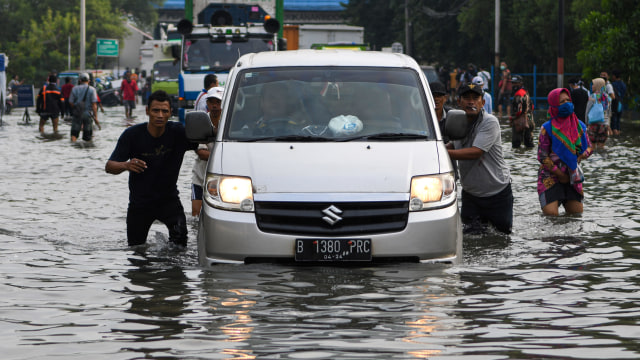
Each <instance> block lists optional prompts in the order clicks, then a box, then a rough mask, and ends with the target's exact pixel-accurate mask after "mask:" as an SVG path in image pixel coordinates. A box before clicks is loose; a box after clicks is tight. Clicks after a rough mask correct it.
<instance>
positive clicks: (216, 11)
mask: <svg viewBox="0 0 640 360" xmlns="http://www.w3.org/2000/svg"><path fill="white" fill-rule="evenodd" d="M271 3H273V4H275V2H274V1H271V2H269V1H223V2H216V3H208V2H207V1H205V0H201V1H196V0H194V3H193V15H194V16H193V17H192V18H193V20H194V21H193V22H191V21H189V20H188V19H183V20H181V21H180V22H179V23H178V24H177V30H178V32H180V34H182V41H181V46H180V51H176V53H177V55H178V56H179V58H178V59H177V60H178V62H179V64H180V73H179V77H178V88H179V89H178V96H179V102H178V118H179V120H180V121H181V122H183V123H184V116H185V113H186V112H187V111H188V110H191V109H193V108H194V103H195V100H196V99H197V97H198V95H199V94H200V93H201V91H202V88H203V85H204V84H203V83H204V77H205V76H206V75H207V74H212V73H213V74H216V75H217V77H218V82H219V84H220V86H224V85H225V83H226V79H227V77H228V75H229V70H231V68H232V67H233V66H234V65H235V62H236V60H238V58H239V57H240V56H242V55H244V54H247V53H255V52H261V51H274V50H278V48H280V50H285V49H286V45H285V43H284V41H281V40H278V39H277V36H276V35H274V34H276V33H277V32H278V30H279V28H280V24H279V22H278V21H277V20H275V18H273V17H272V15H271V14H269V13H267V12H266V11H265V10H264V9H263V8H262V5H264V4H267V5H268V4H271ZM256 4H260V5H256ZM274 8H275V6H274ZM185 11H187V10H185Z"/></svg>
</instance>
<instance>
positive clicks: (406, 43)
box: [404, 0, 413, 56]
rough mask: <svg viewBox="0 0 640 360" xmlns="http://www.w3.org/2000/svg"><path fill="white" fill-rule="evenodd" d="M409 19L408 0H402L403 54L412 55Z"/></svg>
mask: <svg viewBox="0 0 640 360" xmlns="http://www.w3.org/2000/svg"><path fill="white" fill-rule="evenodd" d="M411 31H412V26H411V21H410V20H409V0H404V46H405V52H404V53H405V54H407V55H409V56H413V47H412V46H411Z"/></svg>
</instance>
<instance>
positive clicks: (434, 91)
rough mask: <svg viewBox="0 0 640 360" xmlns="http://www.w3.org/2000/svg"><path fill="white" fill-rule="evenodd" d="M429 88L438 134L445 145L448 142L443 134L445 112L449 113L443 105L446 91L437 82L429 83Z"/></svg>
mask: <svg viewBox="0 0 640 360" xmlns="http://www.w3.org/2000/svg"><path fill="white" fill-rule="evenodd" d="M429 88H430V89H431V95H433V100H434V102H435V109H436V117H437V119H438V125H440V134H442V139H443V140H444V143H445V144H446V143H448V142H449V138H448V137H447V136H446V135H445V132H444V124H445V123H446V122H447V111H449V109H447V108H445V107H444V103H445V102H446V101H447V89H445V87H444V84H443V83H441V82H439V81H435V82H430V83H429Z"/></svg>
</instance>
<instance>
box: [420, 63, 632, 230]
mask: <svg viewBox="0 0 640 360" xmlns="http://www.w3.org/2000/svg"><path fill="white" fill-rule="evenodd" d="M620 75H621V74H620V72H619V71H617V70H614V71H613V72H612V77H611V80H612V81H611V82H610V81H609V79H608V73H607V72H606V71H603V72H601V73H600V77H598V78H594V79H592V80H591V81H590V83H591V87H590V89H587V88H585V87H584V84H583V82H582V81H581V80H579V79H570V80H569V87H568V88H557V89H553V90H552V91H550V92H549V94H548V96H547V104H548V109H547V121H545V122H544V123H543V124H542V126H541V128H540V131H539V136H538V150H537V159H538V161H539V163H540V166H539V169H538V185H537V191H538V197H539V201H540V207H541V209H542V212H543V213H544V214H545V215H551V216H557V215H558V214H559V209H560V207H563V208H564V211H565V213H566V214H580V213H582V212H583V199H584V192H583V181H584V173H583V171H582V168H581V166H580V163H581V161H582V160H585V159H586V158H588V157H589V156H590V155H591V154H592V153H593V151H594V150H597V149H603V148H604V147H605V142H606V141H607V138H608V137H609V136H611V135H614V136H617V135H620V131H621V130H620V119H621V115H622V111H623V106H622V101H623V99H624V96H625V94H626V85H625V83H624V82H623V81H622V79H621V78H620ZM440 78H441V79H444V80H445V81H446V83H443V82H434V83H431V84H430V88H431V91H432V95H433V98H434V100H435V107H436V109H435V110H436V116H437V119H438V121H439V125H440V126H439V127H440V132H441V133H442V135H443V140H444V141H445V143H446V144H447V149H448V152H449V157H450V158H451V160H452V161H453V162H454V167H455V168H456V171H457V172H459V179H460V183H461V185H462V199H461V202H462V209H461V217H462V221H463V224H464V226H465V231H471V232H473V231H476V230H477V229H484V228H485V227H486V226H487V225H488V224H491V225H492V226H493V227H494V228H495V229H497V230H498V231H500V232H504V233H510V232H511V226H512V219H513V194H512V192H511V178H510V175H509V169H508V168H507V166H506V163H505V161H504V156H503V154H502V147H501V144H502V139H501V131H500V119H504V118H506V120H507V123H508V124H509V126H510V127H511V130H512V131H511V136H512V141H511V143H512V147H513V148H514V149H517V148H520V146H521V145H524V146H525V148H534V147H535V144H534V139H533V134H534V130H535V126H536V124H535V121H534V116H533V114H534V113H533V111H534V106H533V102H532V101H531V97H530V95H529V92H528V91H527V90H526V88H525V86H524V81H523V78H522V76H520V75H513V74H512V73H511V71H510V70H509V68H508V66H507V64H506V63H505V62H502V63H501V64H500V80H499V82H498V85H497V88H496V90H497V91H496V92H497V107H496V108H495V109H493V108H492V106H491V100H492V98H491V96H489V94H488V90H489V87H488V83H489V81H490V79H491V78H490V75H489V74H488V73H485V71H484V70H483V69H482V68H480V69H479V70H477V69H476V67H475V66H474V65H473V64H468V66H467V68H466V69H465V70H464V71H462V70H460V71H459V70H455V71H454V72H452V73H450V76H449V77H443V76H441V77H440ZM445 84H446V85H445ZM452 94H455V95H454V96H453V97H452ZM447 98H449V99H450V100H451V99H455V102H456V104H457V107H458V108H459V109H461V110H463V111H464V112H465V114H466V117H467V122H468V124H467V128H468V130H467V133H466V135H465V137H464V138H462V139H452V140H451V141H449V140H450V139H449V138H448V134H447V133H446V131H445V129H446V118H447V111H448V110H449V109H450V108H448V107H446V106H445V103H446V102H447V101H446V100H447ZM503 110H504V111H505V113H506V114H508V115H506V116H503Z"/></svg>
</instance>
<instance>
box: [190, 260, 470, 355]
mask: <svg viewBox="0 0 640 360" xmlns="http://www.w3.org/2000/svg"><path fill="white" fill-rule="evenodd" d="M448 269H450V268H449V267H447V266H445V265H433V266H429V265H418V264H403V266H402V269H399V268H398V267H395V266H390V267H379V268H353V267H337V268H332V267H302V268H291V267H280V266H266V265H251V266H246V267H242V268H241V269H238V267H235V266H221V267H216V268H215V270H213V271H203V272H202V274H201V279H202V282H203V288H204V289H205V293H206V295H207V296H206V302H207V308H208V309H209V311H210V312H211V314H210V315H211V319H212V321H211V322H207V324H206V325H205V326H207V327H208V329H209V332H210V333H212V334H220V335H219V336H216V338H223V339H224V341H225V342H228V343H233V344H234V345H233V346H228V347H226V348H224V349H223V350H222V353H224V354H231V353H233V354H235V355H238V354H239V353H241V354H242V355H243V356H245V357H246V358H251V357H257V358H262V357H264V356H267V355H271V356H275V355H274V354H279V355H281V356H285V355H286V354H293V353H295V354H296V357H301V358H305V357H308V358H352V357H354V358H356V357H360V358H361V357H364V358H380V356H383V357H384V356H385V355H384V354H387V355H388V356H389V357H397V356H401V355H402V354H407V353H410V354H411V357H412V358H425V357H427V356H430V355H434V354H437V353H440V352H442V351H443V346H442V345H436V343H437V342H438V341H441V340H443V339H445V337H441V336H439V335H437V334H438V333H439V332H446V331H447V330H448V328H449V327H450V326H454V325H455V324H456V319H455V318H451V317H450V316H449V315H448V314H446V312H444V311H443V309H444V308H446V307H447V306H450V305H451V304H452V303H454V302H455V296H456V292H457V291H458V285H459V284H457V280H456V279H457V276H455V275H453V276H450V277H449V276H448V277H447V278H446V279H443V278H442V276H443V275H444V274H445V273H446V272H447V271H448ZM220 272H223V273H224V276H220ZM430 275H433V277H431V276H430ZM221 279H223V280H221ZM258 324H259V325H260V326H257V325H258ZM434 338H435V339H437V340H435V339H434Z"/></svg>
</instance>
